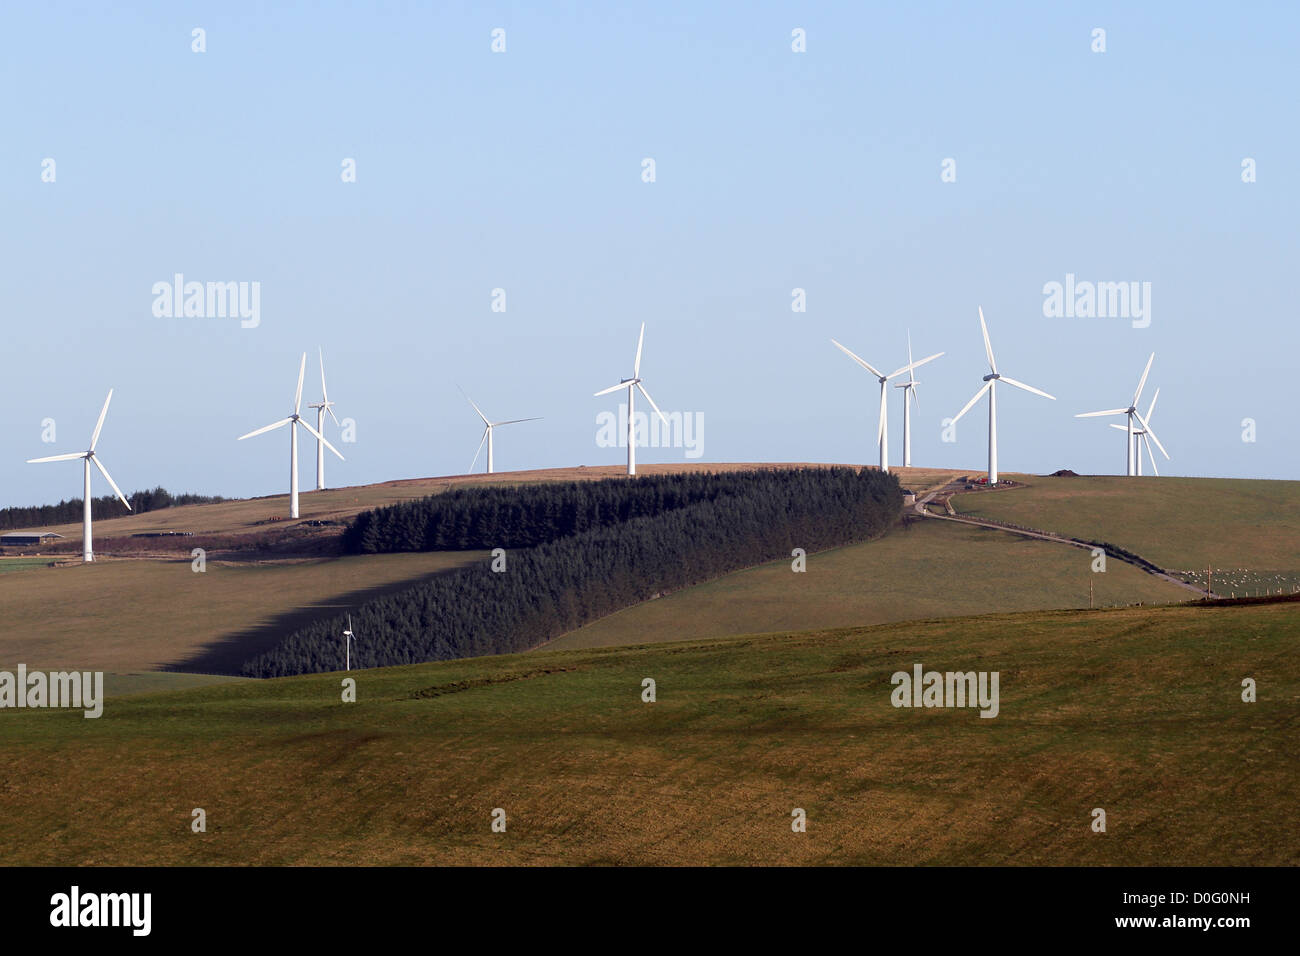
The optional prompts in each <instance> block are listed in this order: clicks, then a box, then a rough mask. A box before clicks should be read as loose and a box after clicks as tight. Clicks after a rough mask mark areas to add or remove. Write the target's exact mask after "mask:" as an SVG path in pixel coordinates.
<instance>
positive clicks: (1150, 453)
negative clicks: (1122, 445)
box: [1142, 435, 1160, 478]
mask: <svg viewBox="0 0 1300 956" xmlns="http://www.w3.org/2000/svg"><path fill="white" fill-rule="evenodd" d="M1142 444H1143V446H1145V448H1146V450H1147V457H1148V458H1150V459H1151V470H1152V471H1154V472H1155V473H1156V477H1157V478H1159V477H1160V469H1159V468H1157V467H1156V453H1155V452H1153V451H1152V450H1151V443H1150V442H1149V441H1147V436H1146V435H1143V436H1142Z"/></svg>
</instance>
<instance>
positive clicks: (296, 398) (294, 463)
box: [238, 352, 345, 518]
mask: <svg viewBox="0 0 1300 956" xmlns="http://www.w3.org/2000/svg"><path fill="white" fill-rule="evenodd" d="M306 372H307V353H306V352H303V353H302V363H301V364H300V365H299V366H298V388H297V390H296V391H295V392H294V393H293V414H292V415H290V416H289V417H288V418H282V419H280V420H279V421H278V422H272V423H271V424H269V425H264V426H263V427H261V428H258V429H256V430H255V431H251V432H249V433H248V434H247V435H240V436H239V439H238V440H239V441H243V440H244V439H245V438H252V437H253V436H254V435H260V434H262V433H263V432H269V431H273V430H274V429H276V428H280V427H282V426H284V425H288V426H289V517H290V518H296V517H298V426H299V425H301V426H302V427H303V428H305V429H307V431H308V432H310V433H311V434H312V435H315V436H316V440H317V441H319V442H323V443H324V444H325V447H326V448H328V449H329V450H330V451H332V452H334V454H336V455H338V458H339V461H344V460H345V459H344V458H343V456H342V455H340V454H339V450H338V449H337V448H335V447H334V446H333V445H331V444H330V443H329V440H328V439H327V438H326V437H325V436H324V435H322V434H321V433H320V432H318V431H317V430H316V429H314V428H312V427H311V426H310V425H308V424H307V423H306V422H305V421H303V419H302V416H301V415H299V414H298V412H299V411H300V410H301V409H302V377H303V375H305V374H306Z"/></svg>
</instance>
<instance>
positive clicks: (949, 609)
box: [548, 521, 1190, 649]
mask: <svg viewBox="0 0 1300 956" xmlns="http://www.w3.org/2000/svg"><path fill="white" fill-rule="evenodd" d="M1091 562H1092V557H1091V555H1090V554H1089V553H1088V552H1087V551H1084V550H1081V549H1075V548H1069V547H1064V546H1062V545H1058V544H1051V543H1049V542H1043V541H1034V540H1030V539H1026V538H1019V537H1016V536H1014V535H1009V534H1006V533H1005V532H1000V531H986V530H982V529H978V528H971V527H969V526H965V525H960V524H956V523H954V522H941V521H925V522H920V521H918V522H916V523H914V524H913V525H912V526H911V527H910V528H909V529H908V530H897V531H894V532H892V533H891V534H889V535H887V536H886V537H884V538H882V539H879V540H876V541H868V542H865V543H863V544H857V545H851V546H849V547H844V548H837V549H835V550H833V551H826V552H823V553H820V554H814V555H810V556H809V558H808V570H807V571H806V572H804V573H802V574H796V573H794V572H793V571H792V570H791V566H790V560H789V559H782V560H780V561H774V562H772V563H771V564H766V565H763V566H761V567H758V568H752V569H750V570H747V571H740V572H736V573H734V574H729V575H726V576H725V577H722V578H719V579H717V580H715V581H711V582H709V583H707V584H702V585H699V586H697V587H693V588H687V589H685V590H682V591H678V592H676V593H673V594H670V595H667V596H665V597H662V598H659V599H656V600H653V601H647V602H645V603H643V604H639V605H636V606H634V607H631V608H627V609H625V610H623V611H619V612H618V613H616V614H612V615H609V616H608V617H605V618H602V619H600V620H599V621H596V622H594V623H592V624H589V625H587V626H586V627H583V628H580V629H579V630H577V631H573V632H572V633H570V634H566V635H565V636H563V637H561V638H559V639H558V640H555V641H553V642H551V644H549V645H548V647H549V648H555V649H560V648H577V647H608V646H612V645H617V644H638V643H643V642H647V641H672V640H686V639H699V638H708V637H723V636H727V635H733V634H750V633H759V632H762V631H780V630H796V629H808V628H827V627H849V626H853V625H859V624H882V623H887V622H890V621H905V620H915V619H925V618H936V617H957V616H961V615H968V614H983V613H990V612H993V611H1029V610H1048V609H1053V608H1071V607H1073V608H1086V607H1087V606H1088V585H1089V584H1090V583H1091V584H1092V585H1093V586H1094V592H1095V601H1096V604H1097V606H1098V607H1102V606H1112V605H1123V604H1137V603H1140V602H1145V603H1149V604H1150V603H1169V602H1176V601H1184V600H1186V599H1187V598H1188V597H1189V596H1190V595H1189V594H1188V592H1186V591H1184V590H1183V589H1181V588H1179V587H1177V586H1175V585H1172V584H1170V583H1168V582H1166V581H1162V580H1160V579H1158V578H1155V577H1153V576H1151V575H1149V574H1145V573H1143V572H1142V571H1139V570H1138V569H1137V568H1134V567H1132V566H1131V565H1127V564H1123V563H1122V562H1119V561H1110V562H1108V563H1107V570H1106V573H1104V574H1093V573H1092V571H1091V570H1090V566H1091Z"/></svg>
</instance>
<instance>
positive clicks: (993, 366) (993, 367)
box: [979, 306, 998, 375]
mask: <svg viewBox="0 0 1300 956" xmlns="http://www.w3.org/2000/svg"><path fill="white" fill-rule="evenodd" d="M979 310H980V331H981V332H983V333H984V354H985V355H987V356H988V357H989V371H990V372H992V373H993V374H994V375H996V374H997V372H998V363H997V362H995V361H993V345H992V343H990V342H989V327H988V326H987V325H985V323H984V307H983V306H980V307H979Z"/></svg>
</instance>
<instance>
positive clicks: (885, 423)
mask: <svg viewBox="0 0 1300 956" xmlns="http://www.w3.org/2000/svg"><path fill="white" fill-rule="evenodd" d="M831 344H832V345H834V346H835V347H836V348H837V349H839V350H840V351H841V352H843V353H844V354H845V355H847V356H848V357H849V358H851V359H853V361H855V362H857V363H858V364H859V365H861V366H862V367H863V368H864V369H866V370H867V371H868V372H870V373H871V374H872V375H874V376H876V379H877V380H878V381H879V382H880V423H879V425H877V427H876V441H877V443H879V445H880V470H881V471H886V472H887V471H889V411H888V409H889V403H888V398H889V384H888V383H889V380H890V379H891V378H897V377H898V376H900V375H902V374H903V373H904V372H909V373H910V372H911V371H912V370H913V369H916V368H920V367H921V366H922V365H924V364H925V363H926V362H933V361H934V360H935V359H937V358H938V357H939V356H940V355H942V354H943V353H942V352H936V353H935V354H934V355H931V356H930V357H929V358H923V359H921V361H919V362H913V361H912V337H911V334H910V333H909V335H908V338H907V364H906V365H904V366H903V367H902V368H900V369H899V370H898V371H896V372H891V373H890V374H889V375H885V374H883V373H882V372H879V371H877V370H876V369H875V367H874V366H872V365H870V364H869V363H868V362H866V361H865V360H864V359H862V358H859V357H858V356H857V355H854V354H853V353H852V352H850V351H849V350H848V349H846V348H845V347H844V346H843V345H840V343H839V342H836V341H835V340H834V339H831ZM915 385H916V382H915V379H914V377H913V380H912V381H910V382H908V383H907V384H906V385H904V386H899V387H901V388H907V389H908V390H909V391H910V390H911V389H912V388H913V387H915ZM911 424H912V423H911V419H910V417H909V416H908V413H907V393H906V392H905V393H904V394H903V465H904V467H907V466H910V465H911V464H912V431H911Z"/></svg>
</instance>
